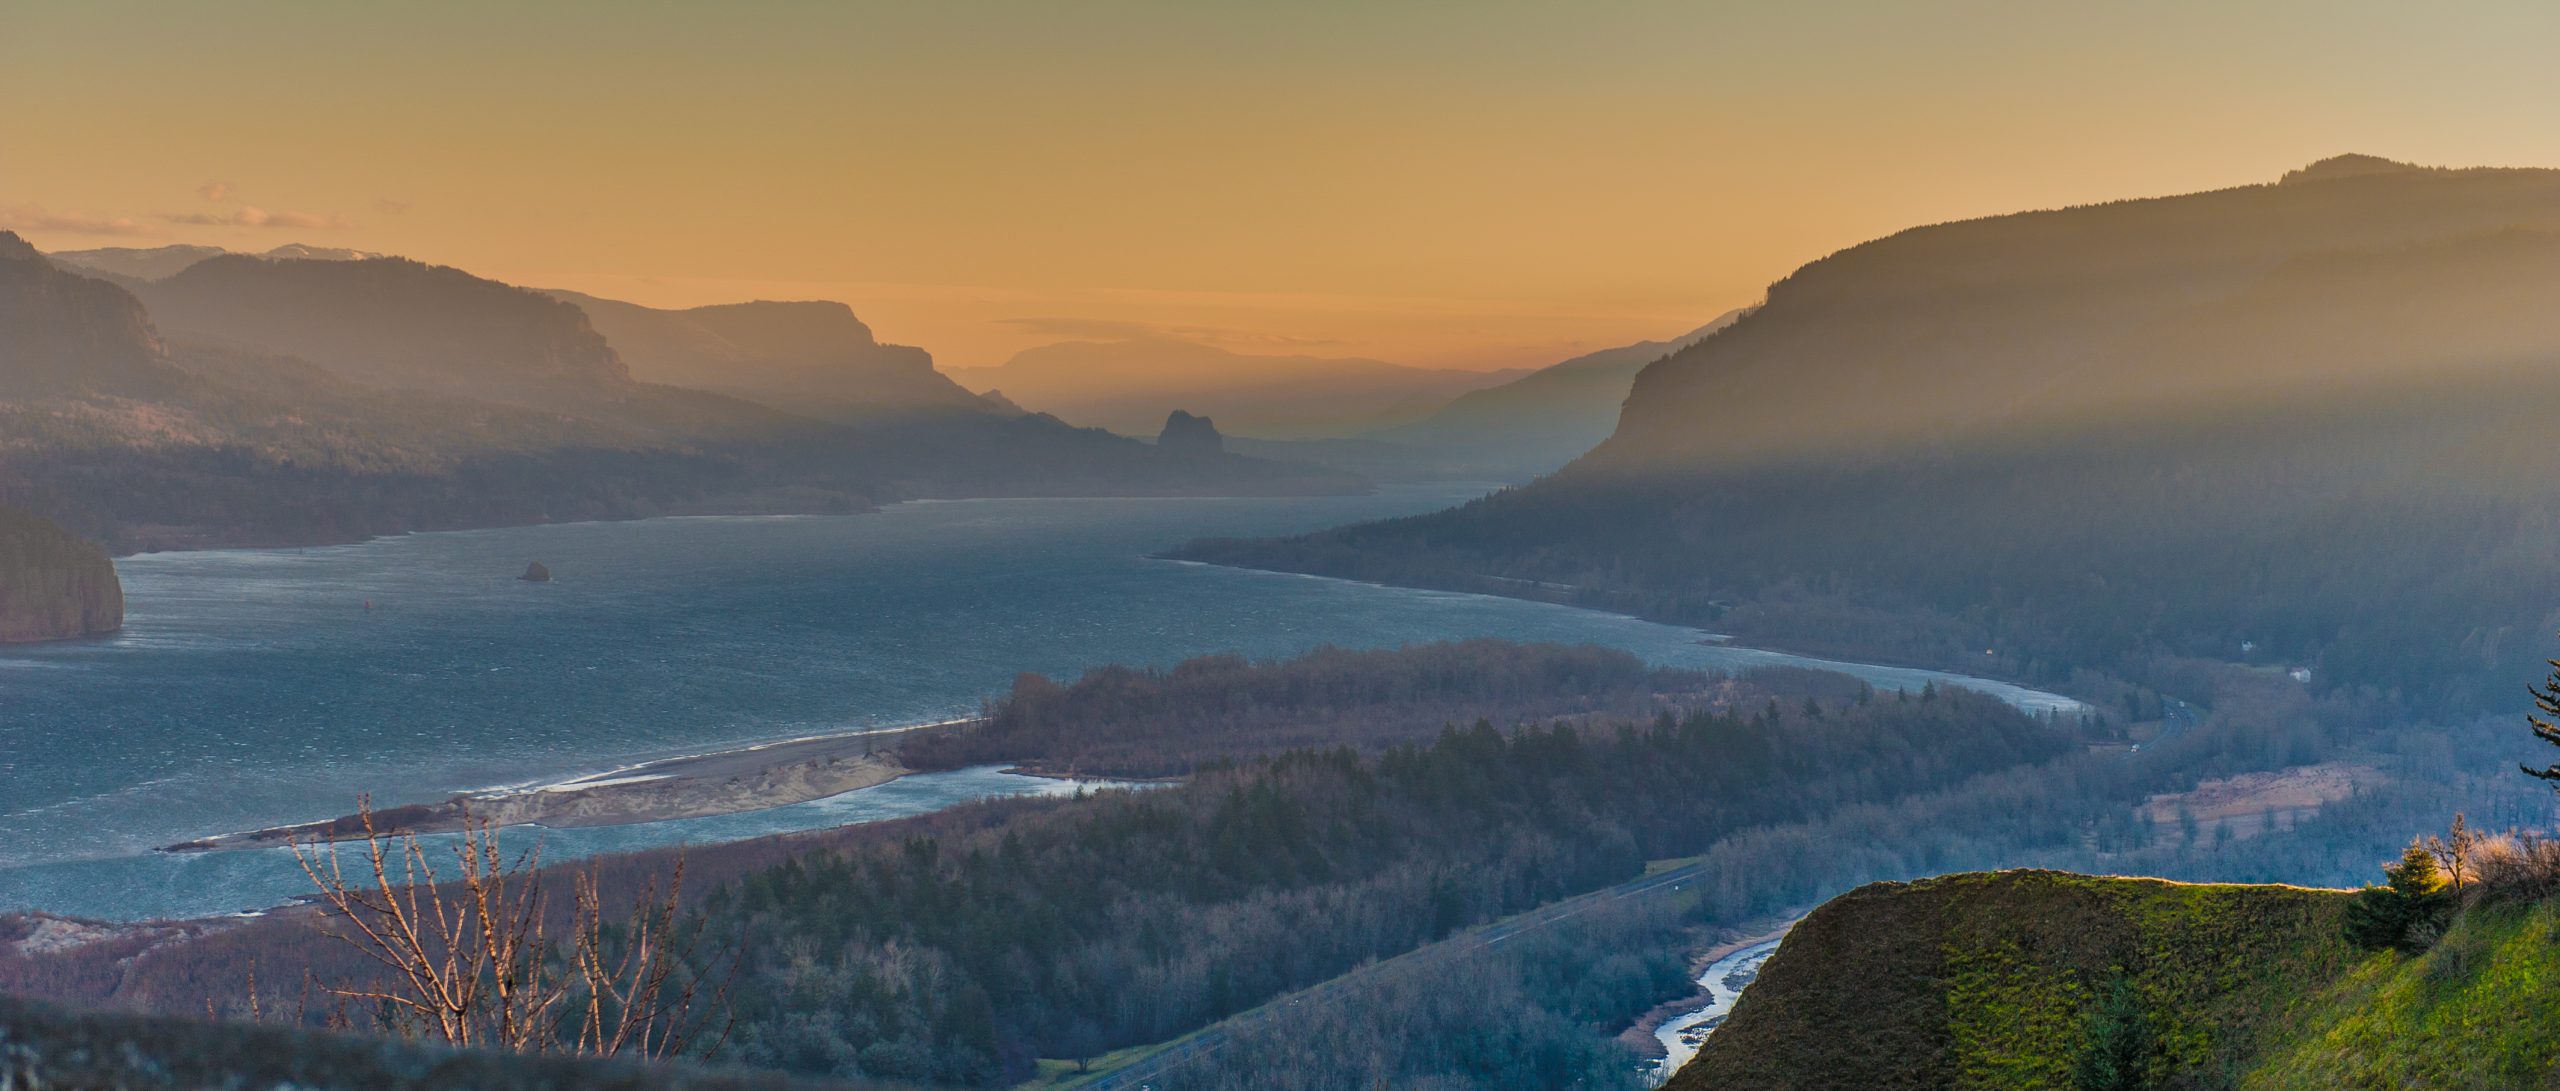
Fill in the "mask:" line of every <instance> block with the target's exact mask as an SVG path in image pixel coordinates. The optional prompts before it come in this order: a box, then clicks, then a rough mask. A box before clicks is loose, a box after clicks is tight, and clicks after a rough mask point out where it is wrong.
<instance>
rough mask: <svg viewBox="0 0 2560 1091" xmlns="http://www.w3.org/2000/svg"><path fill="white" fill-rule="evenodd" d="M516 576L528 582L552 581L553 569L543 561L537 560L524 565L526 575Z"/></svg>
mask: <svg viewBox="0 0 2560 1091" xmlns="http://www.w3.org/2000/svg"><path fill="white" fill-rule="evenodd" d="M516 578H517V579H520V580H523V581H524V582H526V583H549V582H551V570H550V569H548V568H545V567H543V566H542V562H541V561H535V562H533V563H531V564H528V565H526V566H524V575H521V576H518V577H516Z"/></svg>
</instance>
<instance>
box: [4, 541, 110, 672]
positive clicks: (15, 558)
mask: <svg viewBox="0 0 2560 1091" xmlns="http://www.w3.org/2000/svg"><path fill="white" fill-rule="evenodd" d="M123 626H124V586H123V584H121V583H119V582H118V581H117V580H116V566H115V564H114V563H113V562H111V561H109V560H107V555H106V554H105V553H104V552H101V551H100V550H99V549H98V547H96V546H93V545H90V544H89V543H87V542H84V541H81V540H80V539H78V538H74V537H72V536H71V535H70V534H69V533H68V532H66V531H64V530H63V529H62V528H61V527H58V526H55V525H54V524H53V523H52V522H51V521H49V520H46V519H44V518H41V517H39V516H35V515H30V514H27V513H25V512H22V511H17V510H14V509H11V508H0V644H17V643H26V642H29V641H37V640H66V639H70V638H73V637H83V636H95V635H98V634H100V633H111V632H114V631H116V630H117V629H119V628H122V627H123Z"/></svg>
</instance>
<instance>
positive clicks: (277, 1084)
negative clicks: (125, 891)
mask: <svg viewBox="0 0 2560 1091" xmlns="http://www.w3.org/2000/svg"><path fill="white" fill-rule="evenodd" d="M854 1086H855V1085H849V1084H842V1083H828V1084H820V1083H811V1082H807V1081H802V1080H794V1079H790V1078H787V1077H784V1076H780V1075H775V1074H771V1073H753V1074H745V1073H720V1072H710V1071H706V1070H702V1069H695V1068H685V1067H672V1066H649V1065H640V1064H633V1063H627V1062H609V1061H594V1060H580V1059H571V1058H565V1057H521V1056H510V1055H507V1054H499V1053H477V1052H461V1051H454V1050H444V1049H435V1048H430V1047H426V1046H417V1045H410V1044H407V1043H403V1042H400V1041H398V1040H396V1039H390V1038H381V1037H356V1036H353V1035H342V1034H322V1033H316V1032H312V1031H300V1030H289V1029H286V1028H283V1027H269V1026H254V1025H246V1024H238V1023H229V1024H212V1023H203V1022H198V1021H195V1020H190V1019H168V1018H153V1017H149V1016H136V1015H106V1014H82V1015H74V1014H71V1013H68V1012H63V1011H59V1010H56V1009H54V1008H50V1007H47V1006H45V1005H42V1004H31V1003H28V1002H26V1001H22V1000H11V999H7V998H5V997H0V1087H5V1088H13V1089H14V1088H25V1089H27V1091H199V1089H203V1088H235V1087H236V1088H252V1087H255V1088H286V1087H290V1088H295V1089H298V1091H640V1089H643V1088H654V1089H663V1091H818V1089H819V1088H839V1089H845V1091H851V1089H852V1088H853V1087H854ZM860 1086H864V1087H876V1086H878V1085H872V1084H864V1085H860Z"/></svg>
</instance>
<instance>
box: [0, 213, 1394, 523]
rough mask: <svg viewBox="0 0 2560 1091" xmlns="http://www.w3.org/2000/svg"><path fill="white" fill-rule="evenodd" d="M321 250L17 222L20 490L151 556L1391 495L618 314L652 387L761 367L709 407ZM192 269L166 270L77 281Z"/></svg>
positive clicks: (898, 366) (13, 450)
mask: <svg viewBox="0 0 2560 1091" xmlns="http://www.w3.org/2000/svg"><path fill="white" fill-rule="evenodd" d="M301 252H302V251H300V250H294V249H291V248H288V250H287V251H280V252H278V253H277V254H276V255H273V256H268V255H245V254H212V255H204V254H197V253H192V252H187V253H166V252H157V251H138V252H99V251H91V252H84V253H82V254H81V255H79V256H78V259H77V260H64V261H61V262H59V263H57V262H55V261H53V260H49V259H48V258H47V257H46V256H44V255H41V254H39V253H37V252H36V251H35V250H34V249H33V248H32V247H29V246H28V245H26V244H25V243H24V242H23V241H22V240H20V239H18V238H17V237H16V236H14V235H7V234H5V233H0V339H5V341H6V344H5V346H0V347H5V349H6V351H5V352H0V500H5V501H8V502H11V503H14V504H17V505H18V506H20V507H23V508H26V509H29V510H33V511H36V512H40V513H43V514H45V515H49V516H51V517H53V518H54V519H56V520H58V521H59V522H61V523H62V524H63V525H65V526H67V527H69V528H70V529H71V530H73V531H74V532H75V533H77V534H80V535H82V536H85V537H89V538H91V539H93V540H97V541H101V542H104V543H106V544H107V545H108V546H109V547H110V548H112V549H115V550H131V549H144V548H187V547H195V546H204V545H216V544H278V543H296V542H317V541H343V540H349V539H353V538H361V537H365V536H368V535H373V534H382V533H394V532H399V531H404V530H414V529H432V528H439V527H462V526H484V525H494V524H507V523H526V522H544V521H553V520H562V519H606V518H628V517H633V516H641V515H651V514H660V513H667V512H684V511H858V510H863V509H865V508H867V507H870V506H873V505H876V504H881V503H887V502H891V501H895V500H901V499H909V498H917V497H934V496H985V495H1060V494H1066V495H1094V494H1131V493H1136V494H1162V493H1175V494H1202V493H1211V494H1221V495H1234V494H1252V493H1269V492H1310V491H1312V492H1338V491H1344V490H1350V489H1357V488H1361V487H1363V483H1362V482H1360V481H1359V480H1357V479H1356V478H1353V477H1350V476H1348V475H1344V474H1341V473H1338V472H1334V471H1326V470H1320V469H1314V468H1310V467H1303V466H1287V465H1280V464H1276V463H1272V462H1268V461H1262V460H1256V459H1252V458H1247V457H1244V456H1240V455H1217V456H1215V457H1210V458H1200V457H1187V456H1179V455H1176V454H1175V453H1172V452H1165V451H1159V450H1158V449H1157V448H1155V447H1154V446H1153V445H1151V444H1148V443H1144V442H1140V441H1138V440H1134V439H1128V438H1124V437H1120V436H1114V435H1111V434H1109V433H1106V432H1103V431H1100V430H1096V429H1084V428H1077V427H1074V426H1071V425H1067V424H1065V423H1062V422H1060V421H1058V420H1056V419H1055V418H1052V417H1048V416H1044V415H1037V414H1025V413H1022V412H1020V411H1018V410H1015V409H1011V408H1008V407H1005V406H1001V405H998V404H993V403H989V402H986V401H983V400H981V399H978V398H976V397H975V396H973V395H970V394H968V393H967V392H966V391H964V390H961V389H960V388H959V387H958V386H956V385H955V384H952V383H950V382H949V381H948V380H945V379H943V378H941V377H940V376H939V375H937V374H935V373H934V372H933V370H932V366H931V361H930V360H929V359H928V358H925V357H924V355H923V353H922V352H921V351H919V350H914V349H905V348H901V347H898V346H884V345H879V344H877V343H876V342H874V341H873V340H872V339H871V337H870V334H869V331H868V330H867V329H866V328H864V327H863V326H862V324H861V323H860V322H859V321H858V320H856V319H855V318H854V317H853V315H852V313H851V312H850V310H848V309H847V308H845V307H843V306H842V305H840V304H832V303H784V304H775V303H758V304H744V305H739V306H735V307H712V308H699V309H696V310H692V311H655V310H651V309H649V308H640V307H632V306H629V305H625V304H614V303H611V302H610V301H603V300H593V301H590V302H591V303H592V305H593V306H594V307H595V308H596V309H597V310H598V311H599V312H602V313H604V314H606V315H607V316H608V317H607V318H606V319H605V320H604V322H605V324H606V325H608V326H610V327H611V328H613V329H616V330H618V331H620V332H621V333H622V334H623V335H624V336H626V337H629V338H630V339H631V341H632V343H633V345H634V346H635V351H636V352H637V354H638V358H640V359H642V360H643V361H645V366H646V367H647V368H648V369H650V370H649V373H650V374H653V375H663V376H666V377H670V378H682V379H692V380H696V381H699V380H702V379H705V378H707V377H709V376H711V375H713V374H716V373H717V371H716V369H717V367H718V366H720V365H722V364H724V363H725V364H729V365H734V366H736V367H737V368H738V371H737V372H736V373H735V374H734V376H733V380H732V381H733V383H734V389H731V390H729V391H726V392H723V391H712V390H700V389H693V388H690V387H686V386H680V385H673V384H670V383H654V382H648V381H643V379H641V378H638V377H635V376H634V375H633V374H632V371H633V369H632V367H631V365H630V364H628V363H626V362H625V359H624V357H623V354H622V352H621V350H620V349H619V348H617V346H616V345H615V344H614V343H613V341H612V340H610V339H609V338H608V337H607V335H606V334H605V333H604V332H602V331H601V330H600V329H599V328H598V323H597V322H596V321H594V320H592V319H591V317H590V315H589V314H588V312H587V311H586V310H585V306H586V305H587V304H582V303H578V302H572V301H569V300H564V299H561V298H557V297H554V296H551V295H546V294H543V293H540V292H535V291H530V290H527V289H523V288H519V287H516V286H513V285H508V284H503V283H500V282H497V281H493V280H489V279H487V278H483V277H477V276H474V275H472V274H470V273H467V272H464V271H462V270H458V269H452V268H447V267H441V266H433V265H427V264H424V263H420V262H415V261H409V260H406V259H401V258H388V257H379V256H372V255H364V254H356V253H352V252H346V253H321V254H318V255H317V256H292V255H294V254H299V253H301ZM101 254H104V255H106V256H105V257H101V256H100V255H101ZM180 258H188V259H192V260H188V261H186V262H185V263H184V264H183V266H182V267H178V268H175V269H174V270H173V271H167V272H165V273H163V275H160V276H157V277H156V278H151V279H144V278H141V277H136V276H128V275H124V274H109V275H107V276H106V277H105V278H99V277H91V276H87V275H83V274H82V273H81V272H78V270H83V269H87V268H90V266H84V265H82V264H81V261H84V260H85V261H89V262H92V263H99V262H103V263H107V264H114V265H119V266H120V267H122V268H124V269H127V270H131V271H136V272H161V271H162V270H163V269H164V268H165V267H167V266H171V265H178V264H179V261H178V259H180ZM688 369H690V370H688Z"/></svg>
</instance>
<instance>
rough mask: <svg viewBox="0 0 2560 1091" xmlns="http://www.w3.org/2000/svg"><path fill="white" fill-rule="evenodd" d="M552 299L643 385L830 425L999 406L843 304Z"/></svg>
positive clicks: (563, 295) (571, 295) (558, 294)
mask: <svg viewBox="0 0 2560 1091" xmlns="http://www.w3.org/2000/svg"><path fill="white" fill-rule="evenodd" d="M549 294H550V295H551V296H553V297H554V298H557V299H562V300H566V301H568V302H570V303H573V304H575V305H577V307H578V309H579V310H582V311H584V312H586V315H587V318H588V320H589V321H591V322H593V323H594V324H595V327H596V330H597V331H598V332H600V333H602V334H603V335H604V337H605V339H606V340H608V341H610V342H612V344H613V346H614V349H615V350H616V351H617V352H618V353H619V354H620V355H621V357H622V360H623V362H624V364H625V365H626V366H628V367H629V368H630V370H631V376H632V378H634V379H637V380H640V381H642V382H650V383H664V384H667V385H670V386H685V387H693V388H697V389H701V390H711V391H717V392H720V393H724V394H730V395H734V396H736V397H739V398H744V399H747V400H749V401H754V402H759V403H762V404H765V405H769V406H774V407H777V408H784V409H791V410H793V411H796V412H802V413H809V414H812V415H817V416H822V417H827V418H830V419H859V418H862V417H865V416H870V415H873V414H878V413H882V412H908V411H915V410H951V411H962V412H987V411H989V410H991V409H993V410H1000V409H1002V406H1001V404H1000V403H996V402H990V401H987V400H985V399H982V398H980V397H978V396H977V395H975V394H971V393H970V392H968V391H967V390H964V389H962V388H961V386H960V384H958V383H955V382H953V381H951V380H950V379H949V378H948V377H946V376H944V375H943V374H942V373H941V372H938V371H935V370H934V367H933V357H932V356H931V355H930V354H928V353H926V352H925V351H924V350H923V349H920V348H913V347H910V346H907V345H884V344H881V343H880V342H879V341H877V340H875V339H873V337H872V335H871V327H869V326H866V325H864V324H863V323H862V320H861V319H859V318H856V317H854V314H853V308H851V307H847V306H845V305H844V304H842V303H833V302H791V303H775V302H754V303H732V304H724V305H719V306H710V307H693V308H688V309H684V310H660V309H658V308H654V307H643V306H640V305H638V304H634V303H622V302H618V301H615V300H610V299H598V298H596V297H594V296H590V295H583V294H580V293H577V292H568V291H553V292H550V293H549Z"/></svg>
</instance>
